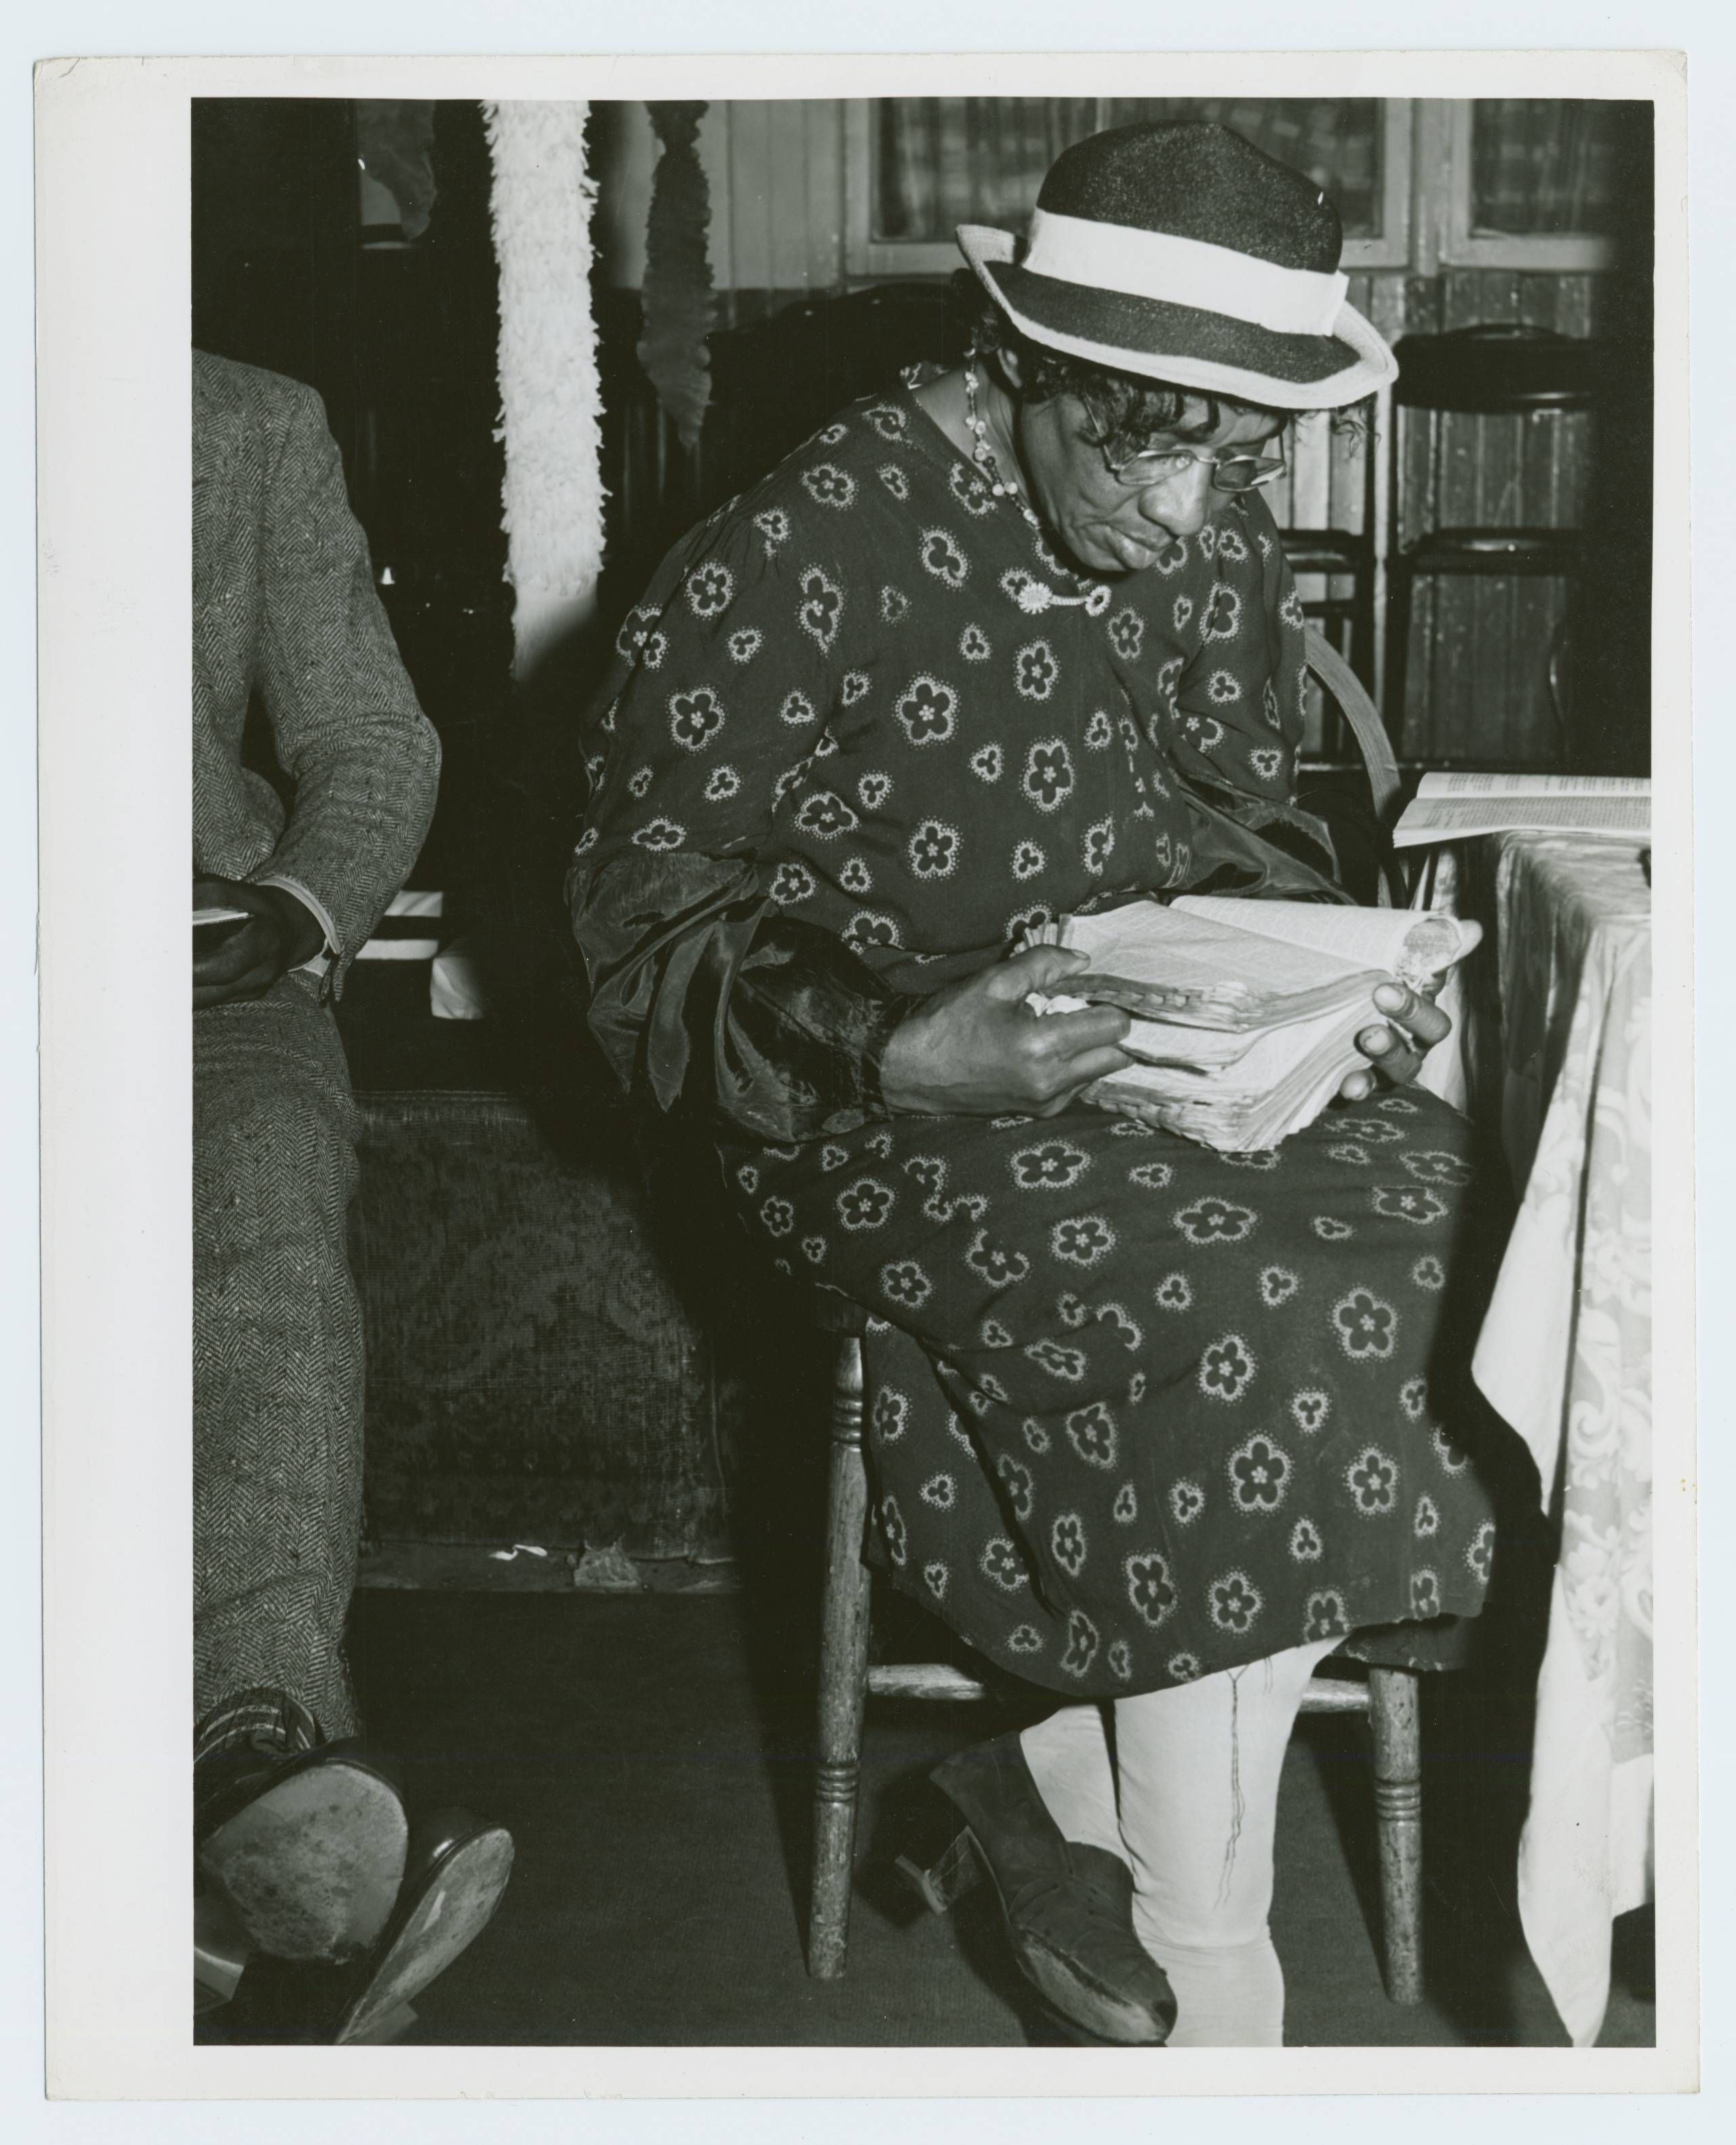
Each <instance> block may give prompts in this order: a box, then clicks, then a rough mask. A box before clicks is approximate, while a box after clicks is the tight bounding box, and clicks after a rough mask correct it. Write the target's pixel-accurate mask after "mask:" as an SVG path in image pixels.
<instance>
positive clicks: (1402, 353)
mask: <svg viewBox="0 0 1736 2145" xmlns="http://www.w3.org/2000/svg"><path fill="white" fill-rule="evenodd" d="M1393 354H1394V356H1395V357H1396V358H1397V359H1398V361H1399V376H1398V382H1397V385H1396V386H1395V388H1394V390H1393V399H1394V400H1395V401H1396V402H1397V403H1398V405H1399V406H1400V408H1401V409H1406V410H1454V411H1465V412H1466V413H1468V414H1470V415H1473V416H1509V417H1525V416H1535V415H1539V414H1540V413H1542V412H1544V411H1570V410H1589V408H1590V407H1591V405H1592V403H1593V401H1594V400H1595V398H1596V395H1597V390H1598V381H1599V371H1600V370H1601V367H1602V365H1603V361H1604V353H1603V349H1602V346H1601V345H1599V344H1598V343H1594V342H1590V341H1586V340H1585V339H1584V337H1583V336H1564V335H1559V334H1557V333H1556V331H1554V329H1553V328H1543V327H1531V326H1527V325H1525V323H1524V322H1523V321H1491V322H1490V323H1488V324H1487V325H1485V326H1477V327H1468V328H1454V329H1451V330H1450V331H1448V332H1447V333H1445V335H1409V336H1403V337H1402V338H1401V339H1400V341H1399V343H1398V345H1397V346H1396V348H1395V351H1394V353H1393Z"/></svg>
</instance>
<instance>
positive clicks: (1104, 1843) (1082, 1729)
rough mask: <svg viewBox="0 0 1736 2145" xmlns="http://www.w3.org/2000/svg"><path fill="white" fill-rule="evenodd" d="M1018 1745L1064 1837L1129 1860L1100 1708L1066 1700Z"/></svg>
mask: <svg viewBox="0 0 1736 2145" xmlns="http://www.w3.org/2000/svg"><path fill="white" fill-rule="evenodd" d="M1019 1745H1020V1748H1021V1749H1022V1750H1023V1751H1024V1754H1025V1763H1026V1764H1027V1765H1028V1766H1029V1767H1030V1768H1031V1777H1032V1779H1033V1780H1035V1781H1036V1783H1037V1793H1038V1794H1040V1795H1041V1796H1042V1799H1043V1803H1044V1805H1045V1807H1046V1808H1047V1810H1048V1813H1049V1815H1050V1816H1051V1817H1052V1818H1053V1819H1054V1820H1055V1822H1056V1824H1057V1825H1059V1826H1060V1828H1061V1830H1062V1834H1063V1836H1064V1837H1065V1838H1067V1839H1071V1840H1072V1841H1073V1842H1074V1843H1075V1844H1077V1845H1078V1846H1080V1847H1101V1848H1103V1849H1107V1852H1108V1853H1109V1854H1113V1855H1115V1856H1117V1857H1118V1858H1119V1859H1120V1860H1122V1861H1123V1862H1125V1861H1127V1859H1128V1858H1127V1847H1126V1845H1125V1844H1124V1843H1123V1841H1122V1821H1121V1818H1120V1816H1119V1814H1117V1809H1116V1802H1115V1771H1114V1768H1113V1766H1112V1764H1111V1763H1110V1758H1109V1739H1108V1737H1107V1734H1106V1733H1105V1730H1104V1725H1103V1709H1102V1706H1101V1705H1063V1706H1062V1709H1061V1710H1060V1711H1059V1712H1058V1713H1052V1714H1051V1715H1049V1717H1048V1719H1047V1720H1039V1721H1038V1722H1037V1724H1036V1725H1035V1726H1034V1727H1031V1728H1027V1729H1024V1730H1023V1731H1022V1733H1021V1734H1020V1736H1019Z"/></svg>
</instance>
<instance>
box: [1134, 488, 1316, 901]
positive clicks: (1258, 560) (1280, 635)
mask: <svg viewBox="0 0 1736 2145" xmlns="http://www.w3.org/2000/svg"><path fill="white" fill-rule="evenodd" d="M1200 540H1201V539H1199V538H1196V539H1194V541H1196V542H1199V541H1200ZM1204 541H1205V543H1206V545H1208V546H1209V547H1210V548H1209V550H1208V553H1207V555H1208V556H1209V558H1210V560H1211V569H1212V579H1211V581H1210V583H1209V584H1207V585H1206V591H1207V592H1206V593H1205V594H1204V595H1201V598H1200V599H1199V610H1198V614H1197V618H1196V630H1197V632H1198V635H1199V641H1198V645H1197V647H1196V649H1195V650H1194V652H1193V654H1191V656H1189V658H1188V659H1187V660H1186V664H1185V665H1184V666H1183V669H1182V671H1181V678H1180V679H1179V680H1178V681H1177V684H1176V714H1175V724H1174V729H1173V734H1172V738H1173V742H1172V755H1173V759H1174V762H1175V765H1176V771H1177V773H1178V774H1180V775H1181V779H1182V784H1183V787H1184V790H1185V792H1186V796H1187V800H1188V805H1189V809H1190V813H1191V816H1192V819H1193V822H1194V825H1193V838H1192V841H1191V852H1192V871H1191V878H1190V890H1191V891H1193V892H1196V893H1199V892H1204V891H1207V890H1210V891H1211V892H1214V893H1216V892H1223V893H1231V892H1233V893H1247V894H1255V895H1265V896H1266V897H1268V898H1280V899H1284V900H1292V901H1296V900H1322V901H1342V900H1345V899H1346V898H1348V897H1347V896H1346V893H1345V892H1344V890H1343V888H1342V886H1341V884H1340V883H1339V882H1340V873H1339V870H1338V862H1337V858H1336V854H1335V853H1334V849H1333V845H1332V839H1331V834H1330V833H1329V832H1328V830H1327V829H1326V826H1325V824H1324V823H1323V822H1322V821H1321V819H1318V818H1317V817H1316V816H1315V815H1314V814H1312V813H1311V812H1306V811H1303V810H1301V809H1298V807H1297V804H1296V754H1297V751H1298V749H1299V748H1300V746H1301V742H1302V726H1303V707H1304V700H1303V694H1304V688H1305V685H1306V665H1305V662H1304V645H1305V643H1304V632H1305V626H1304V620H1303V615H1302V603H1301V596H1300V595H1298V594H1297V592H1296V580H1295V577H1294V576H1293V575H1292V574H1291V570H1290V565H1289V562H1288V561H1287V560H1286V558H1285V556H1284V547H1283V545H1281V543H1280V541H1279V540H1278V531H1277V528H1276V524H1275V523H1274V522H1273V520H1272V518H1271V513H1270V511H1269V510H1268V509H1267V508H1266V504H1265V502H1264V501H1263V500H1261V498H1260V497H1259V495H1257V494H1252V495H1248V496H1247V497H1246V498H1244V499H1242V500H1239V501H1238V502H1237V505H1236V509H1235V510H1232V511H1231V512H1229V513H1227V514H1226V515H1224V517H1223V519H1222V520H1221V521H1219V522H1217V523H1216V524H1215V525H1213V526H1212V527H1211V529H1209V530H1207V531H1206V532H1204Z"/></svg>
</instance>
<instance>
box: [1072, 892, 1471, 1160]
mask: <svg viewBox="0 0 1736 2145" xmlns="http://www.w3.org/2000/svg"><path fill="white" fill-rule="evenodd" d="M1036 937H1037V941H1038V942H1039V943H1045V942H1046V943H1049V944H1051V945H1061V946H1070V947H1074V948H1077V950H1078V951H1080V952H1081V953H1085V954H1087V955H1088V956H1089V957H1090V960H1091V966H1090V968H1088V969H1087V970H1086V971H1085V972H1084V973H1082V974H1080V975H1077V976H1071V977H1069V978H1067V990H1066V992H1065V993H1062V994H1053V995H1044V994H1033V996H1032V1000H1031V1003H1032V1004H1033V1005H1034V1006H1035V1007H1036V1008H1037V1011H1038V1012H1039V1013H1062V1012H1075V1011H1077V1009H1078V1008H1080V1007H1082V1006H1083V1005H1087V1004H1091V1005H1113V1006H1120V1007H1121V1008H1122V1009H1123V1010H1124V1011H1125V1012H1127V1013H1132V1015H1133V1017H1134V1019H1133V1027H1132V1030H1131V1032H1130V1033H1129V1034H1128V1036H1127V1039H1126V1041H1125V1042H1124V1043H1123V1044H1122V1048H1123V1049H1124V1050H1126V1051H1127V1052H1128V1053H1129V1054H1130V1055H1132V1057H1134V1058H1137V1059H1138V1060H1139V1063H1137V1064H1136V1065H1132V1066H1129V1067H1128V1068H1127V1070H1126V1071H1125V1072H1122V1073H1113V1074H1112V1075H1111V1076H1110V1077H1108V1078H1107V1079H1104V1080H1099V1081H1097V1082H1094V1084H1093V1085H1092V1087H1089V1088H1087V1091H1086V1094H1085V1099H1086V1100H1087V1102H1095V1103H1097V1105H1098V1106H1099V1107H1102V1108H1103V1109H1107V1110H1116V1111H1120V1112H1122V1113H1124V1114H1125V1115H1127V1116H1131V1117H1142V1118H1144V1119H1146V1120H1147V1122H1151V1123H1154V1124H1159V1125H1161V1126H1162V1127H1164V1128H1165V1129H1166V1131H1169V1132H1179V1133H1180V1134H1181V1136H1182V1137H1184V1138H1186V1139H1191V1140H1194V1141H1196V1142H1198V1143H1199V1144H1200V1145H1201V1146H1202V1147H1217V1148H1220V1149H1221V1150H1223V1151H1225V1152H1229V1153H1251V1152H1254V1151H1255V1150H1256V1149H1258V1148H1261V1147H1276V1145H1277V1144H1278V1142H1280V1141H1281V1140H1282V1139H1284V1138H1285V1137H1286V1136H1287V1135H1288V1134H1290V1133H1291V1132H1298V1131H1300V1130H1301V1127H1303V1126H1305V1125H1307V1124H1311V1123H1312V1122H1313V1121H1314V1119H1315V1118H1316V1117H1318V1116H1319V1115H1320V1113H1321V1111H1322V1110H1323V1109H1324V1108H1325V1107H1326V1105H1327V1103H1328V1102H1331V1099H1332V1097H1333V1096H1334V1095H1336V1093H1337V1092H1338V1088H1339V1085H1340V1083H1341V1082H1342V1080H1343V1079H1344V1077H1345V1076H1346V1073H1351V1072H1353V1071H1355V1068H1357V1067H1358V1066H1360V1065H1362V1064H1364V1063H1365V1062H1366V1061H1365V1058H1363V1055H1362V1053H1361V1052H1360V1051H1359V1050H1358V1049H1357V1048H1356V1038H1357V1036H1358V1035H1359V1034H1360V1033H1361V1031H1362V1030H1363V1029H1364V1028H1368V1027H1370V1026H1371V1025H1373V1024H1374V1023H1376V1022H1377V1021H1378V1020H1379V1019H1380V1013H1379V1012H1378V1011H1377V1010H1376V1008H1375V1007H1374V1006H1373V1004H1372V1003H1370V1000H1371V998H1372V996H1373V993H1374V990H1375V985H1376V984H1377V983H1385V982H1386V981H1388V980H1390V978H1392V977H1395V976H1396V977H1398V978H1400V981H1401V982H1404V983H1409V984H1410V986H1411V988H1413V989H1419V988H1425V987H1427V986H1429V985H1430V984H1431V983H1433V981H1434V979H1435V978H1438V977H1439V976H1440V975H1442V974H1444V973H1445V971H1446V970H1447V969H1448V968H1450V967H1451V966H1452V965H1453V963H1455V961H1459V960H1462V959H1463V958H1464V957H1465V954H1467V953H1470V951H1471V949H1472V948H1473V947H1475V945H1476V944H1477V943H1478V941H1479V940H1480V938H1481V937H1482V932H1481V929H1480V927H1479V926H1478V925H1476V924H1475V923H1465V922H1464V921H1462V920H1461V919H1460V918H1457V917H1454V916H1447V915H1444V914H1442V913H1440V912H1438V911H1435V910H1429V909H1425V910H1422V911H1417V910H1415V909H1406V908H1397V909H1394V908H1336V907H1334V906H1332V905H1331V904H1328V903H1315V902H1303V901H1234V900H1220V899H1216V898H1212V897H1211V896H1209V895H1195V894H1189V895H1185V896H1184V897H1183V898H1181V900H1179V901H1174V902H1171V903H1168V904H1167V905H1165V904H1164V903H1160V902H1156V901H1135V902H1130V903H1127V906H1126V907H1125V908H1115V909H1110V910H1108V911H1107V912H1105V913H1103V914H1101V915H1097V916H1075V917H1069V918H1067V919H1066V920H1065V921H1064V922H1062V923H1058V924H1053V925H1051V926H1049V927H1048V928H1047V929H1046V930H1044V931H1042V932H1041V933H1037V934H1036Z"/></svg>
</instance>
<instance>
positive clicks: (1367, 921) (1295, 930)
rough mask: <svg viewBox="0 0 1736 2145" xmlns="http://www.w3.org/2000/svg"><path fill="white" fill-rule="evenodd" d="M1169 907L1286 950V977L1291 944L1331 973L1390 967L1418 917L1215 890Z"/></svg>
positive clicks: (1291, 964)
mask: <svg viewBox="0 0 1736 2145" xmlns="http://www.w3.org/2000/svg"><path fill="white" fill-rule="evenodd" d="M1174 907H1175V908H1178V909H1181V910H1184V911H1186V913H1187V914H1188V915H1190V916H1199V917H1203V918H1206V919H1208V920H1209V921H1210V922H1211V923H1221V924H1223V925H1226V926H1227V927H1228V928H1231V929H1232V930H1236V931H1241V932H1244V933H1257V934H1258V935H1259V936H1260V937H1261V938H1265V939H1267V940H1269V941H1271V942H1273V943H1275V944H1276V945H1277V946H1278V947H1280V948H1285V949H1288V950H1289V954H1290V958H1288V959H1287V960H1281V972H1282V973H1286V974H1289V975H1294V974H1295V973H1296V962H1295V956H1294V949H1295V948H1297V947H1306V948H1309V949H1310V950H1311V952H1313V953H1316V954H1317V955H1324V956H1325V957H1326V958H1327V959H1328V960H1330V961H1331V963H1333V964H1334V968H1333V973H1338V972H1340V971H1343V972H1346V973H1349V972H1351V971H1357V972H1360V970H1362V969H1364V968H1380V969H1385V970H1390V969H1392V968H1395V967H1396V966H1397V964H1398V962H1399V959H1400V955H1401V954H1402V953H1403V952H1404V947H1405V940H1406V938H1409V937H1410V933H1411V931H1412V929H1413V928H1414V927H1415V925H1416V924H1417V923H1420V921H1421V918H1420V917H1419V916H1418V915H1417V914H1416V913H1415V911H1414V910H1412V909H1408V908H1345V907H1341V906H1340V905H1339V904H1337V903H1333V902H1328V901H1236V900H1234V899H1226V898H1225V897H1223V896H1222V895H1220V894H1196V893H1187V894H1183V895H1182V896H1181V899H1180V900H1178V901H1177V902H1176V903H1174ZM1309 965H1310V968H1312V964H1309Z"/></svg>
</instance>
